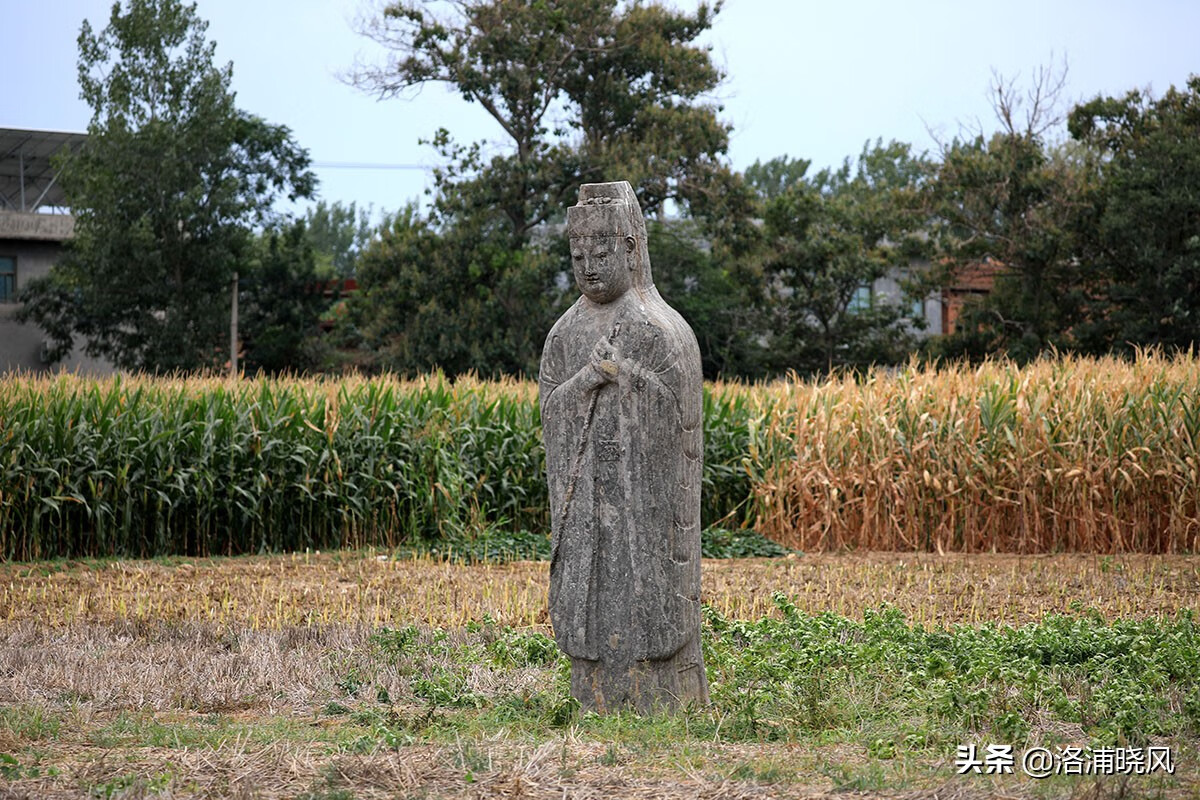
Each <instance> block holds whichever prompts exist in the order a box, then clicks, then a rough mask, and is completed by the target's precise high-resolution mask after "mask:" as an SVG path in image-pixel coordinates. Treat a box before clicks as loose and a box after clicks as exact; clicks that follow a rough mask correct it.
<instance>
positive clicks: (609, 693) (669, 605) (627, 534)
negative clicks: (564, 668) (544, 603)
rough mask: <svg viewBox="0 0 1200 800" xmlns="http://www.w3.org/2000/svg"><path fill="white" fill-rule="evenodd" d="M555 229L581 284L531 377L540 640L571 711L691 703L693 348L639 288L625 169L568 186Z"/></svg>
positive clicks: (697, 461)
mask: <svg viewBox="0 0 1200 800" xmlns="http://www.w3.org/2000/svg"><path fill="white" fill-rule="evenodd" d="M567 232H568V235H569V237H570V244H571V259H572V263H573V265H574V272H575V281H576V283H577V284H578V286H579V289H580V291H582V292H583V296H582V297H580V298H579V300H577V301H576V302H575V304H574V305H573V306H571V308H570V309H569V310H568V311H567V312H566V313H565V314H563V316H562V318H560V319H559V320H558V322H556V323H555V324H554V327H553V329H551V331H550V335H549V336H547V337H546V346H545V349H544V351H543V353H542V363H541V372H540V375H539V378H538V383H539V392H540V397H541V408H542V425H543V431H544V435H545V443H546V467H547V473H548V477H549V484H550V509H551V512H550V513H551V526H552V530H553V545H552V555H551V560H550V620H551V623H552V624H553V626H554V638H555V639H556V640H557V642H558V645H559V647H561V648H562V650H563V651H564V652H565V653H566V654H567V655H568V656H570V657H571V693H572V694H573V695H574V696H575V698H576V699H577V700H579V702H580V705H581V706H582V708H583V709H584V710H592V711H597V712H600V713H606V712H610V711H615V710H617V709H620V708H634V709H637V710H638V711H641V712H648V711H651V710H653V709H655V708H663V709H674V708H677V707H678V706H679V705H680V704H685V703H687V702H689V701H696V702H699V703H705V702H707V701H708V681H707V678H706V677H705V674H704V662H703V659H702V657H701V652H700V477H701V467H702V463H703V447H702V438H703V431H702V428H701V425H702V416H701V415H702V405H701V374H700V349H699V347H697V345H696V337H695V335H694V334H693V333H692V329H691V328H689V327H688V325H687V323H686V322H684V321H683V318H682V317H680V316H679V314H678V313H677V312H676V311H675V310H674V309H672V308H671V307H670V306H668V305H667V304H666V302H665V301H663V299H662V297H661V296H660V295H659V294H658V290H657V289H655V288H654V281H653V280H652V279H651V276H650V256H649V251H648V250H647V248H646V222H645V219H644V218H643V216H642V211H641V208H640V207H639V205H638V202H637V198H636V196H635V195H634V193H633V189H632V188H631V187H630V185H629V183H628V182H627V181H620V182H617V183H596V184H585V185H584V186H583V187H581V188H580V191H579V204H578V205H575V206H572V207H571V208H569V209H567Z"/></svg>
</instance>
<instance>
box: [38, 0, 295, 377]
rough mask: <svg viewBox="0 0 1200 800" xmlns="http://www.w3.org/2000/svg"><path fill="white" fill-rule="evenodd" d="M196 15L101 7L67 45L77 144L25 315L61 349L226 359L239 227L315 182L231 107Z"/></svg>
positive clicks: (196, 360)
mask: <svg viewBox="0 0 1200 800" xmlns="http://www.w3.org/2000/svg"><path fill="white" fill-rule="evenodd" d="M206 28H207V23H205V22H204V21H203V20H201V19H199V18H198V17H197V16H196V9H195V5H194V4H191V5H184V4H182V3H181V2H179V0H127V2H126V5H125V8H124V9H122V7H121V5H120V3H114V5H113V8H112V15H111V17H110V20H109V25H108V27H107V28H105V29H104V30H103V31H102V32H101V33H100V34H98V35H97V34H95V33H93V31H92V27H91V25H90V24H89V23H88V22H84V24H83V28H82V30H81V31H80V34H79V52H80V57H79V82H80V87H81V93H82V96H83V98H84V100H86V101H87V103H88V105H90V106H91V108H92V119H91V122H90V123H89V125H88V140H87V142H86V144H85V146H84V147H83V149H82V150H81V151H80V152H79V153H78V154H77V155H76V156H75V158H74V159H73V160H72V161H70V162H69V163H62V164H60V165H59V166H60V170H61V171H60V178H59V180H60V181H61V183H62V185H63V188H64V189H65V191H66V193H67V197H68V200H69V203H70V205H71V208H72V210H73V212H74V213H75V216H76V226H75V237H74V240H73V241H72V242H71V243H70V246H69V248H68V249H67V251H66V254H65V256H64V258H63V259H62V260H61V261H60V262H59V263H58V264H57V265H56V266H55V268H54V269H53V270H52V271H51V274H50V275H49V276H48V277H47V278H46V279H44V280H43V281H40V282H37V283H35V284H34V285H33V286H31V287H30V290H29V294H28V295H27V297H26V304H25V307H24V309H23V317H24V318H25V319H32V320H35V321H37V322H38V323H39V324H41V325H42V327H43V328H45V329H46V330H47V332H48V333H49V334H50V335H51V337H52V338H53V340H54V341H55V342H56V348H55V350H56V354H57V355H60V356H61V355H63V354H65V353H66V352H69V350H70V347H71V343H72V338H73V337H74V336H75V335H77V334H78V335H82V336H83V337H84V338H85V339H86V340H87V345H86V350H87V352H88V353H89V354H90V355H94V356H105V357H107V358H109V359H111V360H112V361H113V362H114V363H115V364H116V365H117V366H119V367H122V368H127V369H147V370H152V371H156V372H162V371H170V370H177V369H183V370H188V369H194V368H197V367H202V366H206V365H215V364H217V363H220V362H223V361H224V360H226V358H227V357H228V346H227V344H228V338H227V337H228V324H229V315H228V312H227V311H226V310H225V309H227V308H228V307H229V301H230V285H231V278H232V275H233V272H234V271H235V270H237V269H238V268H239V265H242V264H243V262H245V260H246V259H247V258H248V257H249V254H250V251H251V246H252V239H253V233H252V227H253V226H255V225H262V224H265V223H268V222H270V221H272V220H273V219H274V218H275V216H276V215H275V214H274V213H273V212H272V204H273V202H274V201H275V199H276V198H277V197H280V196H283V195H286V196H287V197H288V198H289V199H295V198H297V197H307V196H309V195H311V194H312V191H313V189H314V187H315V178H314V177H313V175H312V173H310V172H308V171H307V167H308V163H309V160H308V155H307V153H306V152H305V151H304V150H303V149H301V148H300V147H299V146H297V145H296V144H295V143H294V142H293V141H292V138H291V136H290V134H289V131H288V130H287V128H285V127H282V126H275V125H270V124H268V123H267V122H265V121H264V120H262V119H260V118H259V117H256V116H253V115H251V114H248V113H246V112H244V111H241V110H239V109H238V108H237V107H236V106H235V105H234V95H233V92H232V91H230V88H229V85H230V80H231V78H232V65H229V64H227V65H226V66H224V67H220V68H219V67H216V66H214V64H213V58H214V48H215V45H213V44H211V43H208V42H206V41H205V38H204V32H205V29H206Z"/></svg>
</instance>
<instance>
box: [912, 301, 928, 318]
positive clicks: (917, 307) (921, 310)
mask: <svg viewBox="0 0 1200 800" xmlns="http://www.w3.org/2000/svg"><path fill="white" fill-rule="evenodd" d="M909 316H910V317H912V318H913V319H925V298H924V297H914V298H913V301H912V308H910V309H909Z"/></svg>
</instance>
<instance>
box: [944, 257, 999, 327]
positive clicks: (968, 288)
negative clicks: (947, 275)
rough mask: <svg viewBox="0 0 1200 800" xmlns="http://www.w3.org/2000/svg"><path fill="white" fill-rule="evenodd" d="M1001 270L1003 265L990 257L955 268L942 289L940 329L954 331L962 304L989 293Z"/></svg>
mask: <svg viewBox="0 0 1200 800" xmlns="http://www.w3.org/2000/svg"><path fill="white" fill-rule="evenodd" d="M1003 272H1004V265H1003V264H1001V263H1000V262H999V261H995V260H993V259H991V258H984V259H983V260H982V261H975V262H972V263H970V264H967V265H966V266H964V267H962V268H961V269H956V270H955V271H954V273H953V275H952V276H951V280H950V282H949V284H948V285H947V286H945V287H944V288H943V289H942V304H941V305H942V315H941V316H942V319H941V329H942V331H943V332H944V333H947V334H951V333H954V331H955V330H956V329H957V327H958V319H959V317H960V316H961V315H962V310H963V306H965V305H966V304H967V303H968V302H970V301H971V300H973V299H982V298H984V297H987V296H988V295H989V294H991V292H992V289H993V288H994V287H995V285H996V278H997V277H998V276H999V275H1000V274H1001V273H1003Z"/></svg>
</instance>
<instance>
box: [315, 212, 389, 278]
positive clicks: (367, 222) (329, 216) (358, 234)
mask: <svg viewBox="0 0 1200 800" xmlns="http://www.w3.org/2000/svg"><path fill="white" fill-rule="evenodd" d="M304 222H305V231H306V234H305V235H306V236H307V238H308V243H309V244H310V245H311V246H312V249H313V255H314V258H315V259H316V267H315V268H316V271H317V274H319V275H321V276H324V277H337V278H353V277H354V264H355V261H356V260H357V259H358V257H359V256H360V255H362V252H363V250H365V249H366V247H367V243H368V242H370V241H371V236H372V235H373V234H374V232H375V227H374V226H373V225H372V224H371V211H370V208H359V207H358V205H357V204H356V203H354V202H353V201H352V202H350V203H349V204H344V203H342V202H341V201H334V202H333V203H326V202H325V201H324V200H321V201H318V202H317V204H316V205H315V206H313V207H311V208H309V209H308V210H307V211H305V212H304Z"/></svg>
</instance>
